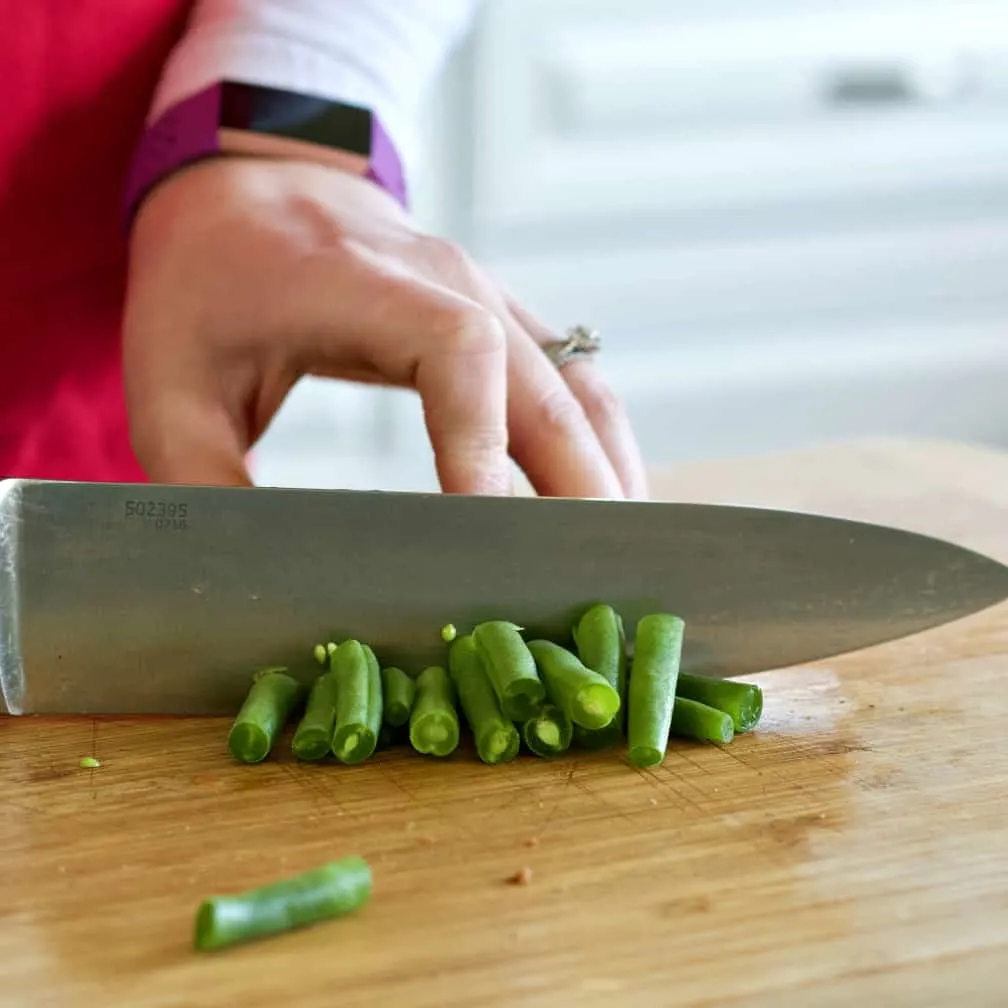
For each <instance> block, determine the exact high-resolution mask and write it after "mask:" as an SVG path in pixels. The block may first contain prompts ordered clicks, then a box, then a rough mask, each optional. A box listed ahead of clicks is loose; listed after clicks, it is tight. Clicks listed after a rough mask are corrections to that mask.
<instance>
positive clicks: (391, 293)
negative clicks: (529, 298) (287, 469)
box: [302, 256, 511, 495]
mask: <svg viewBox="0 0 1008 1008" xmlns="http://www.w3.org/2000/svg"><path fill="white" fill-rule="evenodd" d="M304 294H305V297H306V298H308V299H312V298H314V299H315V300H314V303H315V304H316V305H319V306H320V308H321V309H322V315H321V316H320V318H319V324H318V325H317V326H315V327H312V328H311V329H310V330H309V331H308V338H309V342H308V343H307V344H306V345H305V348H304V360H303V361H302V366H303V367H304V369H305V370H306V371H310V372H312V373H316V374H318V373H323V374H324V373H340V372H344V373H345V371H346V367H347V364H348V361H353V360H358V361H370V362H371V364H372V366H373V368H374V370H375V372H376V373H377V374H378V375H379V376H380V377H381V379H382V380H384V381H386V382H389V383H392V384H399V385H405V386H413V387H414V388H416V390H417V392H418V393H419V395H420V399H421V402H422V404H423V409H424V420H425V423H426V426H427V432H428V435H429V437H430V441H431V446H432V448H433V449H434V459H435V464H436V466H437V473H438V481H439V483H440V484H441V488H442V490H443V491H444V492H445V493H463V494H495V495H496V494H508V493H510V490H511V468H510V460H509V458H508V428H507V353H508V344H507V338H506V335H505V332H504V329H503V326H502V325H501V323H500V321H499V320H498V318H497V317H496V316H495V315H494V314H492V313H491V312H488V311H487V310H486V309H484V308H483V307H482V306H480V305H479V304H478V303H477V302H476V301H474V300H471V299H470V298H467V297H465V296H463V295H462V294H458V293H455V292H454V291H451V290H449V289H447V288H445V287H442V286H440V285H438V284H436V283H434V282H433V281H430V280H427V279H425V278H423V277H418V276H415V275H411V274H408V273H406V272H405V271H402V270H396V269H394V268H392V266H391V264H389V263H387V262H384V261H383V260H382V259H381V258H380V257H366V256H363V257H361V256H359V257H357V258H353V257H347V258H345V259H344V260H343V261H342V262H341V264H340V269H339V270H338V271H332V272H330V273H329V274H328V275H326V276H325V277H324V278H320V282H319V285H318V287H317V288H316V289H315V290H314V291H312V290H309V291H306V292H304Z"/></svg>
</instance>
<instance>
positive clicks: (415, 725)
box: [409, 665, 459, 756]
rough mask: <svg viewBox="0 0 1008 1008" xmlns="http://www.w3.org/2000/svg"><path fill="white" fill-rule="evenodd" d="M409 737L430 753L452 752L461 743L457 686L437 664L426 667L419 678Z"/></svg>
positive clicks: (418, 746)
mask: <svg viewBox="0 0 1008 1008" xmlns="http://www.w3.org/2000/svg"><path fill="white" fill-rule="evenodd" d="M409 737H410V744H411V745H412V746H413V748H414V749H416V751H417V752H418V753H423V754H424V755H427V756H449V755H450V754H451V753H453V752H454V751H455V749H456V748H457V746H458V744H459V721H458V714H457V713H456V711H455V687H454V686H452V681H451V679H450V678H449V677H448V673H447V672H446V671H445V670H444V669H443V668H440V667H439V666H437V665H432V666H431V667H430V668H425V669H424V670H423V672H421V673H420V676H419V678H418V679H417V684H416V703H414V704H413V711H412V713H411V714H410V727H409Z"/></svg>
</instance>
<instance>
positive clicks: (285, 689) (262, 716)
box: [228, 668, 303, 763]
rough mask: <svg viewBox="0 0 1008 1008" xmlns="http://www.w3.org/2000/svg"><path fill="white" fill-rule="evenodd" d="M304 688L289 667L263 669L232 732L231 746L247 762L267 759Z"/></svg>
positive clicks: (256, 676)
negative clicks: (290, 672) (289, 672)
mask: <svg viewBox="0 0 1008 1008" xmlns="http://www.w3.org/2000/svg"><path fill="white" fill-rule="evenodd" d="M302 694H303V688H302V686H301V684H300V683H299V682H298V681H297V680H296V679H295V678H294V677H293V676H291V675H289V674H288V672H287V669H286V668H268V669H262V670H261V671H260V672H257V673H256V674H255V677H254V678H253V681H252V687H251V689H249V692H248V696H246V698H245V702H244V703H243V704H242V707H241V710H240V711H239V712H238V716H237V717H236V718H235V721H234V724H233V725H232V726H231V731H230V733H229V735H228V748H229V749H230V750H231V754H232V755H233V756H234V757H235V759H239V760H241V761H242V762H243V763H259V762H260V761H261V760H264V759H265V758H266V757H267V756H268V755H269V752H270V750H271V749H272V748H273V744H274V743H275V742H276V740H277V736H278V735H279V734H280V732H281V731H282V730H283V727H284V725H285V724H286V723H287V721H288V720H289V718H290V716H291V714H292V713H293V712H294V707H295V705H296V704H297V702H298V701H299V700H300V699H301V696H302Z"/></svg>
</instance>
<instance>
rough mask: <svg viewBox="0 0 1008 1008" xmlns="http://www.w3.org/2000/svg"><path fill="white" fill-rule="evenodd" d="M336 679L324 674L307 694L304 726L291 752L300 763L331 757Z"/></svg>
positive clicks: (334, 719) (297, 732)
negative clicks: (301, 761)
mask: <svg viewBox="0 0 1008 1008" xmlns="http://www.w3.org/2000/svg"><path fill="white" fill-rule="evenodd" d="M336 694H337V690H336V677H335V676H334V675H333V674H332V672H323V673H322V675H320V676H319V677H318V678H317V679H316V680H315V682H314V683H312V688H311V692H310V693H309V694H308V703H307V704H305V712H304V714H303V715H302V717H301V722H300V724H299V725H298V726H297V730H296V731H295V732H294V738H293V739H292V740H291V751H292V752H293V753H294V755H295V756H296V757H297V758H298V759H300V760H309V761H311V760H320V759H325V757H326V756H328V755H329V751H330V748H331V746H332V737H333V729H334V727H335V724H336Z"/></svg>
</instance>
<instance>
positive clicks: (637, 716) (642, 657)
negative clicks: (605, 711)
mask: <svg viewBox="0 0 1008 1008" xmlns="http://www.w3.org/2000/svg"><path fill="white" fill-rule="evenodd" d="M684 629H685V624H684V623H683V621H682V620H681V619H680V618H679V617H678V616H669V615H666V614H664V613H656V614H653V615H651V616H645V617H643V618H642V619H641V621H640V622H639V623H638V624H637V634H636V638H635V641H634V658H633V666H632V667H631V669H630V684H629V687H628V694H629V702H628V704H627V708H628V710H627V714H628V717H627V738H628V742H629V758H630V762H631V763H632V764H634V766H640V767H647V766H656V765H657V764H659V763H661V762H662V760H663V759H664V758H665V750H666V748H667V747H668V737H669V729H670V727H671V723H672V710H673V707H674V705H675V699H676V697H675V690H676V679H677V678H678V676H679V660H680V658H681V656H682V644H683V632H684Z"/></svg>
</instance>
